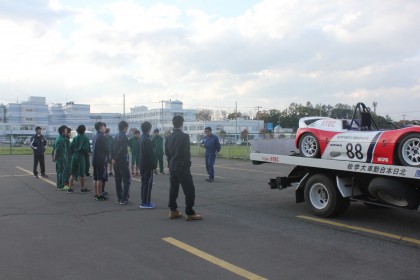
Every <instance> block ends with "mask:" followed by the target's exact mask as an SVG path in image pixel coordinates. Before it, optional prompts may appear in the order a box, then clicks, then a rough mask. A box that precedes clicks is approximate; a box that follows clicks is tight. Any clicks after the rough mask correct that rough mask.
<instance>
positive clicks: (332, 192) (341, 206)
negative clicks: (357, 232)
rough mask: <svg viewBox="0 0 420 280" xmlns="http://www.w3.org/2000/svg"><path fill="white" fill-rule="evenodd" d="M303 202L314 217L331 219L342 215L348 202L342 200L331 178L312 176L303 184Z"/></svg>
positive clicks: (318, 175) (347, 200)
mask: <svg viewBox="0 0 420 280" xmlns="http://www.w3.org/2000/svg"><path fill="white" fill-rule="evenodd" d="M305 201H306V203H307V204H308V206H309V208H310V209H311V210H312V212H314V214H315V215H317V216H320V217H331V216H336V215H340V214H342V213H344V212H345V211H346V210H347V208H348V206H349V204H350V201H349V199H347V198H343V197H342V196H341V194H340V192H339V191H338V189H337V187H336V185H335V182H334V180H333V179H332V178H330V177H328V176H326V175H324V174H315V175H312V176H311V177H310V178H309V179H308V181H307V182H306V184H305Z"/></svg>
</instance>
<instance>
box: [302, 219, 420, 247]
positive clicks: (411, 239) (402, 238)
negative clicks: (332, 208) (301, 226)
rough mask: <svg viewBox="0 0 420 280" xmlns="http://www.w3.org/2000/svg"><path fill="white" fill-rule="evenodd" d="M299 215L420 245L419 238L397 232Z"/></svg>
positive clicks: (315, 220) (319, 221)
mask: <svg viewBox="0 0 420 280" xmlns="http://www.w3.org/2000/svg"><path fill="white" fill-rule="evenodd" d="M297 217H298V218H300V219H305V220H309V221H313V222H318V223H323V224H327V225H332V226H336V227H341V228H346V229H350V230H355V231H361V232H367V233H370V234H374V235H379V236H383V237H387V238H391V239H396V240H399V241H405V242H409V243H413V244H416V245H420V240H418V239H414V238H410V237H405V236H401V235H397V234H392V233H387V232H382V231H378V230H373V229H368V228H364V227H358V226H350V225H346V224H342V223H337V222H333V221H328V220H324V219H319V218H313V217H309V216H297Z"/></svg>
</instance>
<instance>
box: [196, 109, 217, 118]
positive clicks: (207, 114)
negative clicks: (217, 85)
mask: <svg viewBox="0 0 420 280" xmlns="http://www.w3.org/2000/svg"><path fill="white" fill-rule="evenodd" d="M212 114H213V111H212V110H210V109H203V110H200V111H198V112H197V113H196V114H195V119H196V120H197V121H211V116H212Z"/></svg>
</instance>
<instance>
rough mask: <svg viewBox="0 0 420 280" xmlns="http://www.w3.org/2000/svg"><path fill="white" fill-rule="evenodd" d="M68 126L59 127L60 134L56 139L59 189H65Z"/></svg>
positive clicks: (55, 159)
mask: <svg viewBox="0 0 420 280" xmlns="http://www.w3.org/2000/svg"><path fill="white" fill-rule="evenodd" d="M66 137H67V127H66V126H65V125H62V126H60V127H59V128H58V136H57V138H56V139H55V141H54V152H53V161H55V171H56V173H57V189H58V190H63V189H64V169H65V164H66V160H67V147H66V140H65V139H64V138H66Z"/></svg>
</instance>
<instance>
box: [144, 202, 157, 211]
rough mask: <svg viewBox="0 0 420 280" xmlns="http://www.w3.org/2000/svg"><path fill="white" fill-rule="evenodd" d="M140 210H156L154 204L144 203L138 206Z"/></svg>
mask: <svg viewBox="0 0 420 280" xmlns="http://www.w3.org/2000/svg"><path fill="white" fill-rule="evenodd" d="M140 208H142V209H153V208H156V204H154V203H151V202H150V203H146V204H144V203H142V204H140Z"/></svg>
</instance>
